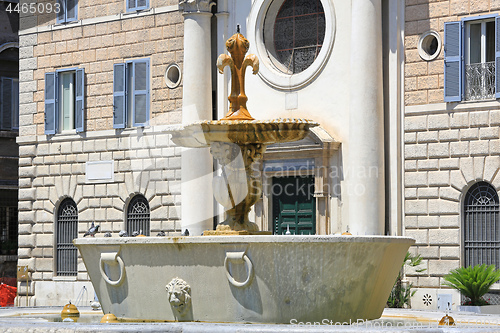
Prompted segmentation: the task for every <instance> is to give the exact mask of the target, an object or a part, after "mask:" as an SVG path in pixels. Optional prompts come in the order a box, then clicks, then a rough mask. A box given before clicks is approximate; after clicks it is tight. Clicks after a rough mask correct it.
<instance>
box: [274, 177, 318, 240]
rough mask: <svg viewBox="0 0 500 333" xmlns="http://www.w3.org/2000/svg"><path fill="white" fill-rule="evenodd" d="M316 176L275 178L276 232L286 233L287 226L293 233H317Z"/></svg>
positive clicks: (277, 233) (279, 233) (278, 233)
mask: <svg viewBox="0 0 500 333" xmlns="http://www.w3.org/2000/svg"><path fill="white" fill-rule="evenodd" d="M313 194H314V177H313V176H307V177H298V176H292V177H275V178H273V187H272V195H273V221H274V234H276V235H284V234H285V232H286V231H287V226H288V228H289V230H290V232H291V233H292V234H293V235H314V234H315V233H316V200H315V198H314V196H313Z"/></svg>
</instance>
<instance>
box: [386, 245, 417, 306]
mask: <svg viewBox="0 0 500 333" xmlns="http://www.w3.org/2000/svg"><path fill="white" fill-rule="evenodd" d="M421 263H422V257H421V256H420V254H418V255H416V256H412V255H411V253H410V252H406V256H405V259H404V261H403V265H402V266H401V270H400V271H399V274H398V277H397V279H396V282H395V283H394V286H393V287H392V290H391V294H390V295H389V299H388V300H387V307H388V308H404V307H405V306H406V307H409V306H410V299H411V297H412V296H413V295H414V294H415V292H416V291H415V290H413V291H412V290H411V288H412V287H413V284H412V283H404V281H403V276H402V274H401V273H402V271H403V269H404V267H405V265H407V266H409V267H416V266H418V265H420V264H421ZM416 271H417V272H422V271H425V268H420V269H416Z"/></svg>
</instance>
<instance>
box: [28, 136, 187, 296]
mask: <svg viewBox="0 0 500 333" xmlns="http://www.w3.org/2000/svg"><path fill="white" fill-rule="evenodd" d="M163 129H164V128H163ZM161 130H162V128H161V127H160V128H159V129H157V130H156V129H154V128H153V129H151V130H149V131H147V133H141V131H140V130H130V133H129V135H120V136H117V135H115V133H114V131H109V132H108V133H106V132H96V133H95V135H94V136H92V137H91V138H87V139H86V140H81V139H80V138H77V137H75V138H74V139H73V140H71V139H65V140H57V141H52V142H50V143H49V142H47V141H43V140H40V141H38V142H21V145H20V170H19V174H20V190H19V210H20V211H19V265H28V266H29V267H30V270H31V271H32V272H33V273H32V279H33V280H34V281H35V283H36V281H39V280H52V278H53V277H54V273H53V272H54V271H55V260H54V251H55V246H54V244H55V235H54V221H55V220H56V216H55V213H56V211H57V208H58V204H59V203H60V202H61V201H62V199H64V198H65V197H71V198H72V199H73V200H74V201H75V203H76V204H77V207H78V222H79V226H78V233H79V237H82V236H83V233H84V232H85V231H87V230H88V228H89V227H90V224H91V222H93V221H95V222H96V223H97V224H100V225H101V230H100V235H101V236H102V233H104V232H106V231H110V232H112V233H114V235H113V237H117V233H118V232H119V231H120V230H124V229H125V223H124V218H125V215H126V207H127V203H128V200H129V199H130V198H131V197H132V196H133V195H134V194H136V193H141V194H143V195H144V196H145V197H146V199H147V200H148V201H149V205H150V210H151V234H152V235H156V233H157V232H158V231H160V230H163V231H165V232H166V233H167V234H172V233H176V232H177V231H178V230H179V229H180V225H179V218H180V156H179V153H180V152H179V151H178V149H179V148H174V147H173V146H172V144H171V142H170V139H169V135H168V134H162V133H161ZM108 160H109V161H114V170H115V174H114V181H112V182H108V183H90V182H88V181H87V180H86V175H85V163H86V162H89V161H90V162H91V161H108ZM76 279H77V280H86V279H87V273H86V270H85V267H84V265H83V262H82V261H81V259H79V264H78V276H77V278H76ZM33 291H34V288H32V292H33Z"/></svg>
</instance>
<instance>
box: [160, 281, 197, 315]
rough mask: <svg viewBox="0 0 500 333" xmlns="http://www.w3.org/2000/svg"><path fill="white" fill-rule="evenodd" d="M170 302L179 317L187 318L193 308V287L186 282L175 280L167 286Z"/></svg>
mask: <svg viewBox="0 0 500 333" xmlns="http://www.w3.org/2000/svg"><path fill="white" fill-rule="evenodd" d="M165 289H166V290H167V292H168V301H169V302H170V305H171V306H172V309H173V310H174V312H176V315H177V316H178V317H183V316H185V315H186V314H187V313H188V312H189V309H190V308H191V287H190V286H189V285H188V284H187V283H186V281H184V280H182V279H179V278H175V279H172V281H170V282H169V284H167V286H166V287H165Z"/></svg>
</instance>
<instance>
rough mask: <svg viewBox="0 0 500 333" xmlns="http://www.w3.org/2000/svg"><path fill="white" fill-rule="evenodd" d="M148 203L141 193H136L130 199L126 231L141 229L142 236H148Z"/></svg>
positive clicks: (130, 233) (130, 232) (129, 232)
mask: <svg viewBox="0 0 500 333" xmlns="http://www.w3.org/2000/svg"><path fill="white" fill-rule="evenodd" d="M149 219H150V216H149V203H148V201H147V200H146V198H145V197H144V196H143V195H140V194H138V195H136V196H135V197H133V198H132V200H130V203H129V205H128V210H127V233H128V234H129V235H132V233H133V232H134V231H138V232H140V231H142V234H143V235H144V236H149Z"/></svg>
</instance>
